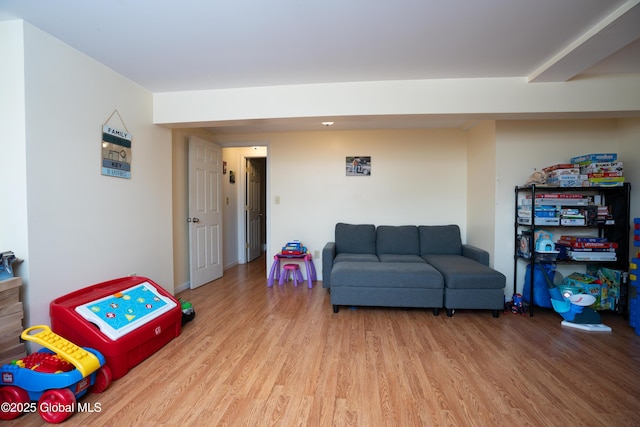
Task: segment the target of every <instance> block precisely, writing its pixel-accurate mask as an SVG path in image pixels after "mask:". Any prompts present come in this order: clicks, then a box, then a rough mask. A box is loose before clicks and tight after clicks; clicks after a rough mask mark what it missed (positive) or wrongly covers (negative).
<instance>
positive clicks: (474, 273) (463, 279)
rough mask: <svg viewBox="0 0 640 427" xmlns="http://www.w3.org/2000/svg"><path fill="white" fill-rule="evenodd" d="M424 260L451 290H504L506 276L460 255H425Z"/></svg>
mask: <svg viewBox="0 0 640 427" xmlns="http://www.w3.org/2000/svg"><path fill="white" fill-rule="evenodd" d="M423 258H424V259H425V260H426V261H427V262H428V263H429V264H431V265H432V266H433V267H435V268H436V270H438V271H439V272H440V273H442V275H443V276H444V281H445V284H446V287H447V288H451V289H503V288H504V287H505V284H506V281H507V278H506V277H505V276H504V274H502V273H500V272H498V271H496V270H494V269H492V268H490V267H487V266H486V265H482V264H480V263H479V262H476V261H474V260H472V259H469V258H466V257H463V256H460V255H424V256H423Z"/></svg>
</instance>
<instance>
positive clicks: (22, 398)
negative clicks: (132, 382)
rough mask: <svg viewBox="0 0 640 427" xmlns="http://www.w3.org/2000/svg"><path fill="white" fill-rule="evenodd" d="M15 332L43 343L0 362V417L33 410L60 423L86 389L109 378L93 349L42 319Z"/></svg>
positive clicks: (101, 386)
mask: <svg viewBox="0 0 640 427" xmlns="http://www.w3.org/2000/svg"><path fill="white" fill-rule="evenodd" d="M21 337H22V339H24V340H27V341H32V342H34V343H36V344H40V345H41V346H43V347H44V348H42V349H40V350H39V351H38V352H36V353H33V354H31V355H29V356H27V357H24V358H22V359H20V360H14V361H13V362H11V363H8V364H6V365H4V366H2V367H0V405H1V408H2V410H1V411H0V419H2V420H10V419H14V418H17V417H18V416H20V415H21V414H23V413H25V412H35V411H36V410H37V411H38V412H39V413H40V416H41V417H42V419H43V420H45V421H46V422H49V423H60V422H62V421H64V420H66V419H67V418H69V417H70V416H71V415H73V413H74V412H75V410H76V407H77V406H76V400H77V399H78V398H80V397H82V396H84V395H85V394H86V393H87V391H91V392H92V393H101V392H103V391H104V390H105V389H106V388H107V387H108V386H109V385H110V384H111V371H110V370H109V367H108V366H107V365H106V364H105V358H104V356H102V354H101V353H100V352H98V351H97V350H94V349H92V348H88V347H78V346H77V345H75V344H74V343H72V342H70V341H68V340H66V339H65V338H63V337H61V336H60V335H57V334H56V333H54V332H52V331H51V329H50V328H49V327H48V326H46V325H39V326H32V327H31V328H27V329H25V330H24V331H23V332H22V335H21ZM36 402H37V403H36Z"/></svg>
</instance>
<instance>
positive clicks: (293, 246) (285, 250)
mask: <svg viewBox="0 0 640 427" xmlns="http://www.w3.org/2000/svg"><path fill="white" fill-rule="evenodd" d="M306 253H307V248H306V247H305V246H303V245H302V244H301V243H300V241H299V240H293V241H291V242H287V244H286V245H284V246H283V247H282V255H303V254H306Z"/></svg>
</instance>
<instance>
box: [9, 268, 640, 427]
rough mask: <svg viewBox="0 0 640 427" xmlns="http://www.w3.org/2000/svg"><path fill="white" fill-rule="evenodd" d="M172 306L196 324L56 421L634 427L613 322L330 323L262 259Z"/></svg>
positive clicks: (319, 294)
mask: <svg viewBox="0 0 640 427" xmlns="http://www.w3.org/2000/svg"><path fill="white" fill-rule="evenodd" d="M179 296H180V297H182V298H184V299H186V300H189V301H191V302H192V303H193V304H194V306H195V309H196V318H195V320H194V321H193V322H191V323H188V324H187V325H186V326H185V327H184V328H183V331H182V334H181V335H180V336H179V337H178V338H176V339H174V340H172V341H171V342H170V343H169V344H167V345H166V346H165V347H163V348H162V349H161V350H160V351H158V352H157V353H156V354H154V355H153V356H151V357H150V358H149V359H147V360H146V361H144V362H142V363H141V364H140V365H138V366H137V367H135V368H134V369H132V370H131V371H130V372H129V373H128V374H127V375H125V376H124V377H122V378H120V379H119V380H116V381H114V382H113V383H112V384H111V386H110V388H109V389H107V390H106V391H105V392H104V393H102V394H91V395H88V396H86V397H85V398H83V400H82V401H83V402H88V403H91V404H92V405H94V406H93V407H94V408H95V407H96V404H99V405H100V412H95V413H87V412H83V413H76V414H74V415H73V416H72V417H71V418H70V419H68V420H67V421H66V422H65V423H64V425H70V426H74V425H92V426H102V425H114V426H115V425H118V426H129V425H130V426H134V425H135V426H146V425H230V426H271V425H279V426H373V427H375V426H503V425H504V426H638V425H640V336H638V335H636V334H635V333H634V331H633V329H632V328H631V327H630V326H629V325H628V323H627V322H625V321H624V320H623V319H622V318H621V317H620V316H617V315H613V314H609V315H603V319H604V321H605V323H606V324H608V325H610V326H612V328H613V332H611V333H595V332H592V333H590V332H584V331H579V330H574V329H569V328H566V327H562V326H561V325H560V321H561V318H560V316H559V315H557V314H555V313H553V312H550V311H538V312H537V313H536V315H535V316H534V317H533V318H530V317H529V316H521V315H514V314H511V313H508V314H502V315H501V316H500V318H498V319H495V318H493V317H492V316H491V312H489V311H458V312H457V313H456V314H455V315H454V316H453V317H451V318H448V317H447V316H446V315H445V314H444V313H441V314H440V316H437V317H436V316H434V315H433V313H432V311H431V310H418V309H415V310H403V309H389V308H358V309H355V310H350V309H348V308H342V309H341V310H340V312H339V313H338V314H334V313H333V312H332V309H331V305H330V302H329V294H328V292H327V290H326V289H323V288H322V286H321V284H319V283H316V284H315V286H314V288H313V289H308V288H307V287H306V285H304V286H300V285H299V286H298V287H297V288H294V287H293V284H292V282H290V283H287V284H285V285H284V286H281V287H280V286H278V285H277V284H276V285H275V286H274V287H273V288H267V286H266V278H265V266H264V259H261V260H260V261H257V262H253V263H251V264H248V265H240V266H236V267H233V268H231V269H229V270H227V271H225V274H224V278H222V279H220V280H217V281H215V282H212V283H210V284H207V285H205V286H203V287H201V288H198V289H196V290H189V291H185V292H183V293H182V294H181V295H179ZM2 425H3V427H4V426H13V425H20V426H39V425H45V424H44V423H43V422H42V420H41V419H40V417H39V415H37V414H27V415H24V416H22V417H20V418H19V419H17V420H14V421H6V422H4V423H3V424H2Z"/></svg>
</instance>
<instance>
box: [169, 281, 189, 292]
mask: <svg viewBox="0 0 640 427" xmlns="http://www.w3.org/2000/svg"><path fill="white" fill-rule="evenodd" d="M190 287H191V281H186V282H184V283H183V284H182V285H179V286H176V287H175V289H174V290H173V292H174V293H176V294H179V293H180V292H182V291H186V290H187V289H189V288H190Z"/></svg>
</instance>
